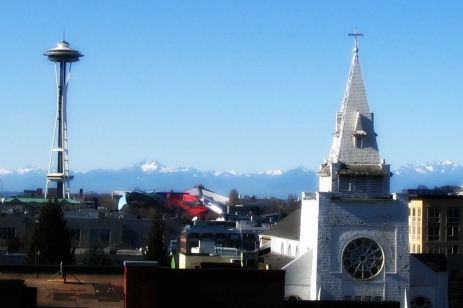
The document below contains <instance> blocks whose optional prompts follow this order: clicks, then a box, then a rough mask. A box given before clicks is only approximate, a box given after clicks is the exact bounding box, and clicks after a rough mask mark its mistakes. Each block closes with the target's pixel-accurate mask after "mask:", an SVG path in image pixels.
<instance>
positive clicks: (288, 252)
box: [286, 244, 291, 257]
mask: <svg viewBox="0 0 463 308" xmlns="http://www.w3.org/2000/svg"><path fill="white" fill-rule="evenodd" d="M286 255H287V256H288V257H291V244H288V251H287V252H286Z"/></svg>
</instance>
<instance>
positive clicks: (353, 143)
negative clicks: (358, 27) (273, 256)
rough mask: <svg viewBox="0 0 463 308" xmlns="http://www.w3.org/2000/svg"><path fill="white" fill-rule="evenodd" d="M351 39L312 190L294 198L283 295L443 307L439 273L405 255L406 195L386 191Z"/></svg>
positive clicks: (281, 241)
mask: <svg viewBox="0 0 463 308" xmlns="http://www.w3.org/2000/svg"><path fill="white" fill-rule="evenodd" d="M352 35H353V36H355V47H354V52H353V59H352V65H351V69H350V73H349V78H348V82H347V87H346V92H345V95H344V99H343V102H342V107H341V111H340V112H338V113H337V115H336V130H335V133H334V140H333V144H332V148H331V153H330V156H329V158H328V160H326V161H325V162H324V163H323V164H322V165H321V166H320V170H319V172H318V175H319V179H320V180H319V191H318V192H315V193H303V194H302V206H301V211H300V226H299V227H300V229H299V228H298V232H300V234H299V236H298V238H299V240H298V243H297V242H296V243H295V242H294V238H293V239H291V245H292V247H293V248H292V249H288V251H291V250H292V251H293V252H294V251H297V253H296V255H295V256H294V253H293V256H292V257H293V259H292V261H291V262H290V263H288V264H287V265H286V266H284V267H282V268H283V269H284V270H286V286H285V296H286V297H287V298H292V299H301V300H361V301H396V302H400V306H401V307H412V308H417V307H425V308H431V307H433V308H434V307H448V294H447V283H448V282H447V277H448V276H447V272H435V271H433V270H432V269H431V268H429V267H428V266H426V265H425V264H423V263H422V262H421V261H419V260H418V259H417V258H415V257H414V256H413V255H410V253H409V241H408V234H409V232H408V196H407V195H405V194H391V193H390V180H391V175H392V174H391V172H390V165H388V164H386V163H385V160H384V159H382V158H381V156H380V154H379V151H378V145H377V142H376V133H375V130H374V117H373V114H372V113H371V112H370V109H369V106H368V101H367V96H366V92H365V87H364V83H363V78H362V72H361V69H360V63H359V49H358V48H357V36H358V35H360V34H358V33H357V32H356V31H355V33H354V34H352ZM283 222H284V220H283V221H282V222H281V223H283ZM299 230H300V231H299ZM296 237H297V236H296ZM286 243H288V239H285V238H278V237H275V238H273V239H272V243H271V246H272V251H273V250H274V248H275V250H276V251H278V252H279V253H281V252H283V251H284V250H285V249H283V246H284V245H287V244H286ZM280 247H282V248H281V249H280ZM280 250H281V252H280Z"/></svg>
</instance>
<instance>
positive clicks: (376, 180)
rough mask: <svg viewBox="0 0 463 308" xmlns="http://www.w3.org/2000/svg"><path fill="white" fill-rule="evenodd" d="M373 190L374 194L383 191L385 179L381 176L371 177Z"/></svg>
mask: <svg viewBox="0 0 463 308" xmlns="http://www.w3.org/2000/svg"><path fill="white" fill-rule="evenodd" d="M371 190H372V191H373V192H382V191H383V177H382V176H381V175H373V176H372V177H371Z"/></svg>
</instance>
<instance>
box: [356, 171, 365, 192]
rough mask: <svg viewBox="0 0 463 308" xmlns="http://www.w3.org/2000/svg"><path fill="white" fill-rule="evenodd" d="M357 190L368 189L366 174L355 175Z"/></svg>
mask: <svg viewBox="0 0 463 308" xmlns="http://www.w3.org/2000/svg"><path fill="white" fill-rule="evenodd" d="M355 191H356V192H366V191H367V177H366V175H358V176H356V177H355Z"/></svg>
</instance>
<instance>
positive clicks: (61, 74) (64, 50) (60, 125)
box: [44, 37, 83, 198]
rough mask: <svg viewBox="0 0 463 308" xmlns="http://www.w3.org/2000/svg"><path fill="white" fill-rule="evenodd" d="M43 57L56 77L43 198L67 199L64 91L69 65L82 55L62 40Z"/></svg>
mask: <svg viewBox="0 0 463 308" xmlns="http://www.w3.org/2000/svg"><path fill="white" fill-rule="evenodd" d="M44 56H47V57H48V60H50V61H52V62H55V77H56V92H57V103H56V120H55V129H54V132H53V141H52V145H51V154H50V162H49V164H48V174H47V185H46V188H45V198H47V196H48V197H51V196H55V197H57V198H70V197H71V192H70V186H69V182H70V181H71V180H72V179H73V178H74V176H72V175H70V173H69V157H68V134H67V116H66V109H67V106H66V104H67V89H68V84H69V78H70V73H71V65H72V63H73V62H77V61H79V58H80V57H82V56H83V55H82V54H81V53H80V52H78V51H77V50H74V49H72V48H71V47H70V45H69V43H68V42H66V41H65V40H64V37H63V41H62V42H61V43H58V46H57V47H55V48H52V49H50V50H48V51H47V52H46V53H45V54H44ZM50 182H54V183H56V194H55V193H53V194H50V192H49V184H50Z"/></svg>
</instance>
